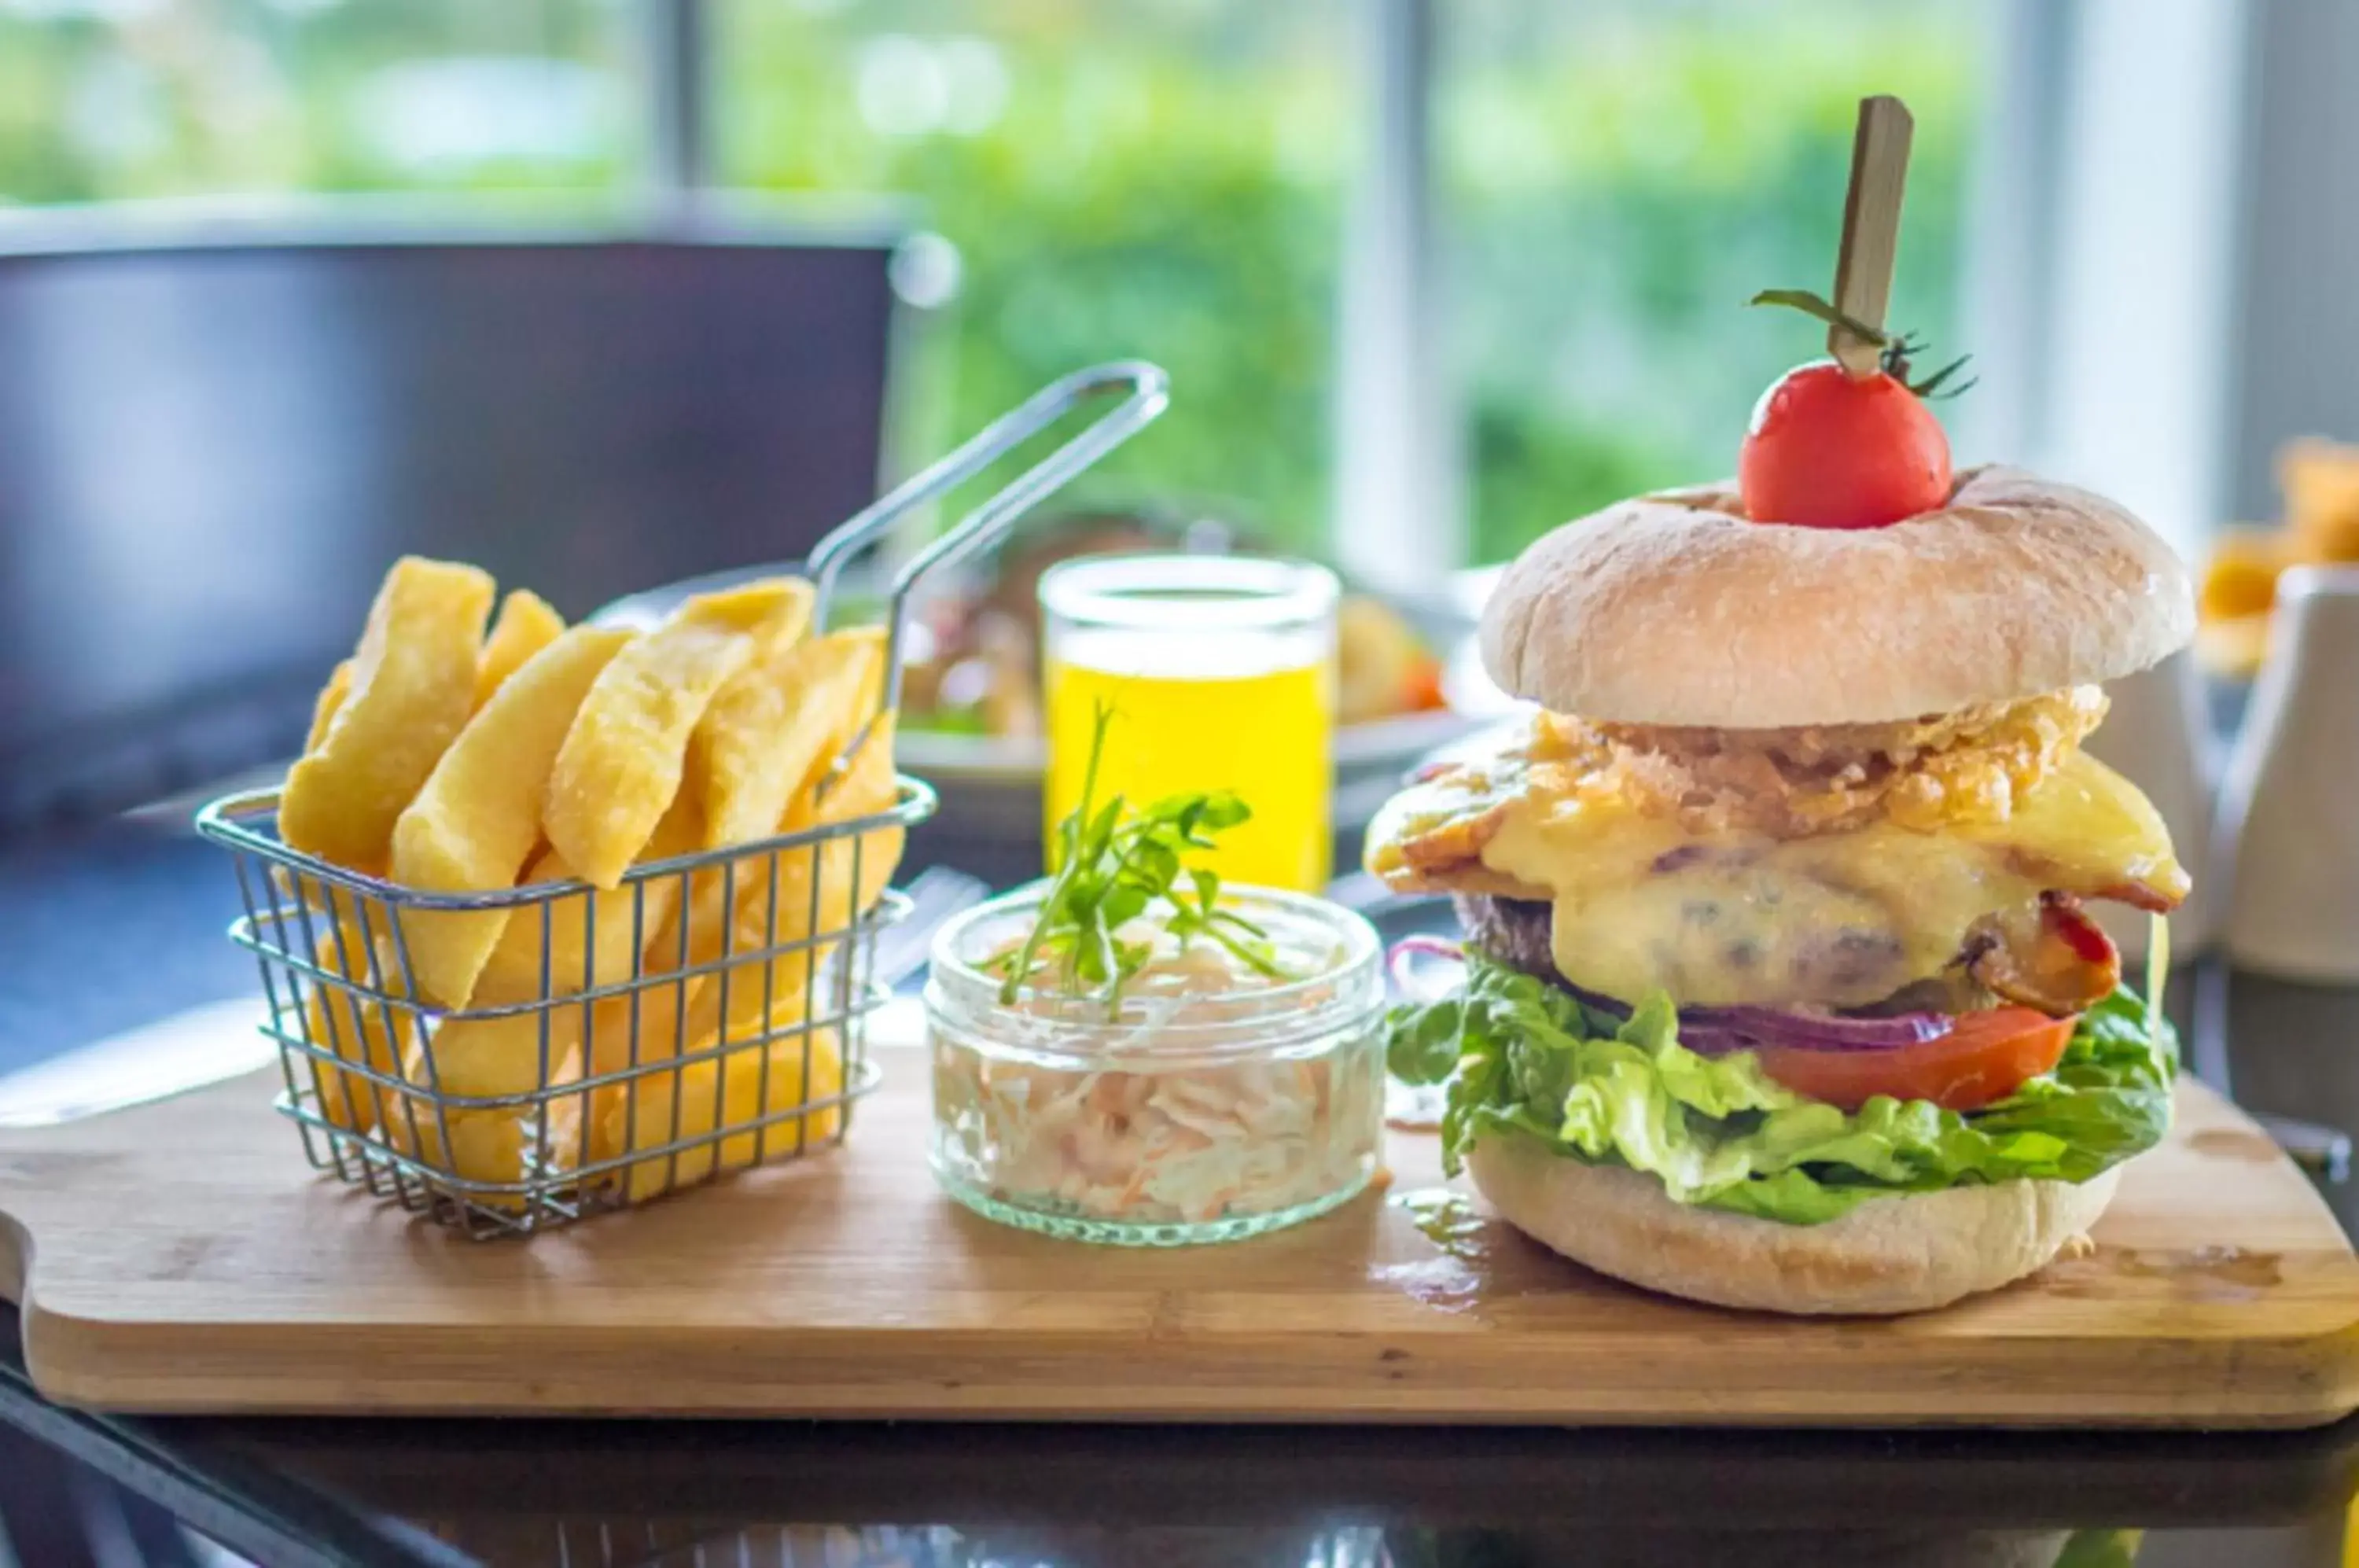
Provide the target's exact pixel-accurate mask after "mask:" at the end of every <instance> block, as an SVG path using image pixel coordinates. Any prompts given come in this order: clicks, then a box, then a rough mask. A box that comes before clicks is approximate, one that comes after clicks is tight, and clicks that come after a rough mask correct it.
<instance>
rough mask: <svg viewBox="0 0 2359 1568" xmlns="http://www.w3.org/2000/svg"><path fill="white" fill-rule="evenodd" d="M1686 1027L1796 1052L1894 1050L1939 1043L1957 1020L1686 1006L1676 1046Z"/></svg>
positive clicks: (1927, 1015)
mask: <svg viewBox="0 0 2359 1568" xmlns="http://www.w3.org/2000/svg"><path fill="white" fill-rule="evenodd" d="M1691 1025H1692V1026H1698V1027H1701V1028H1702V1029H1709V1030H1712V1031H1713V1032H1715V1033H1719V1032H1723V1031H1724V1032H1726V1033H1729V1034H1732V1035H1735V1036H1737V1037H1739V1038H1741V1039H1744V1040H1747V1041H1749V1042H1751V1043H1754V1044H1758V1045H1776V1046H1785V1047H1788V1048H1791V1049H1793V1050H1796V1051H1897V1050H1898V1049H1900V1048H1901V1047H1903V1046H1910V1045H1922V1044H1924V1043H1925V1042H1926V1041H1927V1040H1939V1039H1940V1038H1941V1037H1942V1036H1943V1035H1945V1034H1948V1033H1949V1032H1950V1031H1951V1029H1955V1028H1956V1027H1957V1020H1956V1019H1954V1018H1951V1017H1950V1016H1949V1015H1948V1014H1947V1013H1899V1014H1896V1015H1895V1016H1893V1017H1891V1018H1837V1017H1835V1016H1834V1015H1832V1014H1830V1013H1791V1012H1785V1011H1782V1010H1780V1009H1779V1008H1777V1007H1689V1008H1685V1009H1683V1010H1682V1011H1681V1012H1680V1040H1682V1041H1684V1040H1686V1039H1687V1036H1688V1030H1689V1029H1690V1026H1691ZM1693 1049H1695V1048H1694V1047H1690V1050H1693Z"/></svg>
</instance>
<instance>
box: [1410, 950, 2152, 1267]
mask: <svg viewBox="0 0 2359 1568" xmlns="http://www.w3.org/2000/svg"><path fill="white" fill-rule="evenodd" d="M2147 1018H2148V1014H2147V1007H2146V1004H2145V1003H2143V1002H2141V1001H2140V1000H2139V999H2138V998H2137V997H2136V996H2133V995H2131V994H2130V993H2129V992H2128V991H2126V990H2121V991H2116V992H2115V993H2114V995H2113V996H2110V997H2108V998H2107V999H2106V1000H2105V1001H2104V1002H2102V1003H2100V1004H2098V1005H2097V1006H2096V1007H2093V1008H2092V1009H2090V1010H2089V1011H2088V1012H2087V1013H2084V1014H2082V1018H2081V1023H2080V1027H2079V1028H2078V1029H2076V1030H2075V1031H2074V1032H2073V1036H2072V1040H2071V1044H2070V1045H2069V1046H2067V1047H2066V1048H2065V1051H2064V1056H2063V1059H2062V1060H2061V1061H2060V1062H2058V1063H2057V1067H2056V1070H2055V1072H2053V1073H2048V1074H2046V1075H2044V1076H2041V1077H2038V1078H2035V1079H2032V1080H2031V1081H2029V1082H2028V1083H2025V1084H2024V1085H2023V1086H2022V1087H2021V1088H2019V1089H2017V1091H2016V1092H2015V1093H2014V1094H2011V1095H2009V1096H2008V1097H2007V1098H2006V1099H2005V1100H2002V1101H2000V1102H1998V1103H1997V1104H1996V1105H1990V1106H1986V1107H1985V1108H1984V1109H1982V1110H1978V1111H1970V1112H1966V1113H1964V1114H1960V1113H1958V1112H1956V1111H1945V1110H1942V1109H1941V1108H1940V1106H1938V1105H1931V1104H1930V1103H1928V1102H1926V1101H1923V1100H1909V1101H1902V1100H1895V1099H1892V1098H1889V1097H1887V1096H1878V1097H1877V1098H1875V1099H1873V1100H1870V1101H1869V1102H1868V1103H1867V1104H1866V1105H1862V1106H1861V1107H1860V1108H1859V1109H1858V1110H1856V1111H1844V1110H1842V1109H1840V1108H1839V1107H1837V1106H1834V1105H1827V1104H1825V1103H1824V1102H1822V1101H1818V1100H1812V1099H1809V1098H1806V1097H1804V1096H1803V1095H1800V1094H1796V1093H1795V1092H1794V1091H1792V1090H1790V1089H1788V1088H1786V1087H1785V1086H1784V1085H1783V1084H1780V1083H1777V1081H1776V1080H1774V1079H1772V1078H1771V1077H1770V1076H1769V1075H1768V1074H1767V1073H1765V1072H1763V1071H1762V1069H1761V1064H1760V1062H1759V1061H1758V1059H1756V1057H1755V1056H1754V1054H1753V1053H1752V1052H1751V1051H1734V1052H1731V1053H1730V1054H1728V1055H1725V1056H1719V1057H1706V1056H1700V1055H1698V1054H1696V1053H1695V1052H1694V1051H1690V1050H1688V1049H1687V1048H1686V1047H1684V1046H1682V1045H1680V1042H1679V1018H1678V1015H1677V1014H1676V1013H1675V1012H1674V1010H1673V1009H1672V1007H1671V1003H1670V1000H1669V997H1668V996H1663V995H1661V994H1659V993H1658V994H1656V995H1654V996H1648V997H1647V998H1646V1000H1644V1001H1643V1002H1641V1003H1640V1004H1639V1005H1638V1007H1637V1008H1636V1010H1635V1011H1634V1012H1633V1013H1632V1014H1631V1016H1630V1017H1629V1018H1628V1019H1627V1020H1619V1019H1616V1018H1614V1017H1612V1016H1611V1015H1609V1014H1605V1013H1602V1012H1599V1011H1597V1010H1595V1009H1593V1008H1590V1007H1583V1006H1582V1003H1581V1002H1580V1001H1579V1000H1578V999H1577V998H1575V997H1572V996H1568V995H1566V994H1565V993H1564V992H1563V991H1561V990H1560V989H1559V988H1557V987H1556V986H1553V985H1547V984H1544V983H1543V982H1541V981H1538V980H1535V979H1533V978H1532V977H1531V976H1529V975H1524V974H1521V973H1518V972H1517V971H1516V970H1512V969H1507V968H1505V967H1502V966H1500V965H1498V964H1490V963H1487V962H1485V961H1484V960H1483V959H1480V958H1476V957H1472V956H1471V955H1470V958H1469V962H1468V965H1467V973H1466V983H1465V985H1463V986H1462V988H1461V989H1460V990H1459V991H1458V992H1456V993H1454V994H1452V995H1451V996H1448V997H1445V998H1443V999H1441V1000H1440V1001H1436V1002H1433V1003H1430V1004H1427V1005H1424V1006H1409V1007H1397V1008H1396V1009H1394V1011H1393V1014H1392V1017H1391V1020H1390V1032H1389V1039H1388V1045H1389V1051H1390V1064H1391V1068H1392V1071H1393V1073H1394V1075H1395V1076H1396V1077H1398V1078H1400V1079H1402V1080H1404V1081H1405V1082H1408V1083H1442V1082H1444V1081H1447V1082H1448V1083H1449V1085H1450V1088H1449V1094H1448V1100H1447V1109H1446V1110H1445V1112H1444V1114H1443V1117H1442V1125H1441V1136H1442V1149H1443V1155H1444V1158H1445V1160H1447V1162H1448V1164H1449V1166H1450V1168H1451V1171H1452V1172H1453V1173H1454V1172H1455V1171H1456V1170H1457V1168H1458V1165H1459V1162H1460V1161H1461V1160H1462V1158H1463V1156H1464V1154H1465V1151H1466V1149H1467V1147H1468V1146H1469V1145H1470V1144H1472V1143H1473V1140H1474V1139H1475V1138H1481V1137H1484V1136H1518V1135H1519V1136H1525V1137H1530V1138H1538V1139H1540V1140H1542V1141H1543V1142H1545V1143H1547V1144H1549V1146H1550V1147H1551V1148H1552V1149H1554V1150H1555V1151H1556V1152H1557V1153H1559V1154H1560V1155H1563V1156H1565V1157H1567V1158H1570V1159H1574V1160H1586V1161H1588V1162H1590V1163H1593V1164H1612V1165H1626V1166H1628V1167H1630V1168H1631V1169H1633V1170H1636V1171H1648V1172H1650V1173H1652V1174H1653V1175H1655V1176H1658V1177H1659V1178H1660V1179H1661V1180H1662V1182H1663V1186H1664V1189H1665V1190H1666V1191H1667V1192H1669V1194H1670V1195H1671V1197H1672V1198H1673V1199H1674V1200H1675V1201H1676V1202H1679V1203H1697V1204H1701V1205H1703V1206H1705V1207H1708V1208H1716V1209H1726V1210H1730V1211H1732V1212H1734V1213H1736V1214H1751V1215H1754V1216H1756V1218H1760V1219H1771V1220H1780V1221H1784V1222H1786V1223H1788V1224H1792V1225H1816V1224H1819V1223H1821V1222H1822V1221H1825V1220H1830V1219H1832V1218H1834V1217H1835V1216H1836V1215H1838V1214H1843V1213H1844V1212H1845V1211H1847V1210H1849V1209H1850V1208H1852V1207H1853V1206H1854V1205H1855V1204H1857V1203H1863V1202H1864V1201H1865V1200H1867V1199H1869V1198H1872V1197H1875V1196H1876V1195H1877V1194H1878V1193H1883V1192H1934V1191H1938V1190H1940V1189H1941V1188H1944V1187H1953V1186H1957V1185H1960V1184H1962V1183H1967V1182H1983V1181H2014V1180H2017V1179H2023V1178H2042V1179H2054V1180H2060V1181H2087V1180H2089V1179H2090V1178H2091V1177H2093V1176H2094V1175H2096V1174H2098V1173H2099V1172H2100V1171H2104V1170H2107V1169H2108V1168H2110V1167H2112V1166H2114V1165H2117V1164H2119V1163H2120V1162H2121V1161H2123V1160H2127V1159H2128V1158H2129V1157H2130V1156H2132V1155H2134V1154H2136V1153H2139V1152H2140V1151H2142V1150H2144V1149H2151V1148H2153V1147H2154V1146H2155V1144H2157V1143H2158V1142H2160V1141H2161V1139H2162V1136H2163V1134H2164V1133H2165V1132H2167V1131H2168V1130H2169V1127H2170V1083H2171V1078H2172V1075H2173V1073H2175V1071H2176V1051H2175V1045H2174V1042H2173V1040H2171V1038H2170V1030H2169V1024H2168V1023H2164V1024H2163V1025H2162V1026H2161V1029H2160V1032H2159V1034H2158V1035H2155V1034H2149V1033H2148V1032H2147Z"/></svg>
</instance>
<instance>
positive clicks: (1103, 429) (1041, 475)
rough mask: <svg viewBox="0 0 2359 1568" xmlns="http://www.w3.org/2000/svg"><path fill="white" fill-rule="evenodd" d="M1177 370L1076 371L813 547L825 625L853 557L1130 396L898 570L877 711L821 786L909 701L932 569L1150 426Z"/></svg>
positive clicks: (817, 611)
mask: <svg viewBox="0 0 2359 1568" xmlns="http://www.w3.org/2000/svg"><path fill="white" fill-rule="evenodd" d="M1170 387H1171V382H1170V377H1169V376H1167V375H1165V374H1164V372H1163V369H1162V367H1161V366H1159V365H1150V364H1148V363H1147V361H1146V360H1143V359H1122V360H1114V361H1110V362H1109V363H1107V364H1104V365H1092V366H1090V367H1089V368H1088V369H1086V370H1076V371H1074V372H1073V373H1072V374H1071V375H1069V376H1060V377H1059V378H1058V379H1057V380H1055V381H1052V382H1050V383H1049V385H1048V386H1046V387H1042V388H1041V389H1040V390H1039V391H1038V392H1035V393H1034V394H1033V395H1032V396H1031V397H1028V398H1027V399H1025V401H1024V402H1022V403H1020V404H1018V405H1017V406H1016V408H1011V409H1009V410H1008V411H1007V412H1006V413H1005V414H1002V415H1001V416H1000V417H999V418H998V419H994V420H993V421H992V422H991V423H990V424H988V425H985V426H984V428H983V429H982V430H980V431H978V432H976V434H975V435H973V437H971V438H970V439H969V440H968V441H967V442H966V443H965V444H964V445H963V446H961V447H960V448H959V449H958V450H957V451H955V452H951V453H950V455H948V456H947V457H943V458H940V459H939V460H938V461H936V462H935V463H932V464H930V465H929V466H928V467H927V468H926V469H924V470H923V471H922V472H920V473H919V474H915V475H914V476H912V477H911V478H909V479H908V480H905V481H904V482H903V483H902V484H900V485H897V486H896V487H895V488H894V489H893V490H892V492H891V493H890V494H888V495H884V496H882V497H880V498H879V499H878V500H877V501H876V502H875V504H874V505H873V506H869V507H867V508H866V509H865V510H864V511H862V512H861V513H859V514H858V515H857V516H855V517H851V518H850V519H848V520H846V521H845V522H844V523H843V524H842V525H841V526H840V527H838V528H835V529H834V530H833V531H832V532H831V533H830V534H829V535H828V536H827V537H826V538H825V539H821V540H820V542H819V544H818V545H817V546H816V547H815V548H814V549H813V550H811V553H810V560H809V561H808V562H807V563H806V570H807V571H809V572H810V577H811V581H812V583H814V584H815V585H816V586H817V588H818V596H819V602H818V604H816V605H815V606H814V607H813V612H812V618H813V620H814V621H815V622H817V624H819V625H821V626H824V625H826V624H827V613H828V608H829V604H830V601H831V600H832V598H833V597H834V594H835V586H836V580H837V578H838V577H839V576H841V575H842V573H843V569H844V567H845V566H846V565H847V564H849V563H850V562H851V561H853V559H854V558H855V557H857V556H858V555H860V554H861V552H863V551H864V550H867V549H868V548H869V547H870V546H871V545H873V544H875V543H876V542H877V541H878V540H879V539H882V538H883V537H884V535H885V534H886V531H887V530H888V529H889V528H891V527H892V526H893V525H894V524H895V523H897V522H898V521H899V520H900V519H901V518H902V517H905V516H907V515H908V512H909V511H910V510H911V509H912V508H913V507H916V506H920V505H922V504H923V503H925V502H927V501H930V500H932V499H934V498H935V497H936V496H938V495H942V494H943V493H945V492H946V491H949V490H951V489H952V488H954V487H955V486H957V485H962V484H964V483H965V482H966V481H967V480H969V479H972V478H973V477H974V476H975V475H976V474H981V473H982V472H983V471H984V469H986V468H989V467H990V466H991V465H992V464H993V463H996V462H998V461H999V460H1000V459H1001V458H1003V457H1005V456H1006V455H1007V454H1008V453H1009V452H1013V451H1015V450H1016V448H1017V447H1019V446H1021V445H1023V444H1024V442H1026V441H1029V440H1031V439H1032V438H1033V437H1034V436H1036V435H1038V434H1039V433H1040V432H1041V431H1042V430H1047V429H1049V427H1050V426H1052V425H1054V424H1056V423H1057V422H1058V421H1059V420H1060V419H1063V418H1064V417H1065V416H1066V415H1067V414H1069V413H1071V411H1072V410H1073V409H1075V408H1079V407H1081V406H1082V404H1083V403H1085V402H1088V401H1090V400H1092V399H1094V398H1097V397H1103V396H1105V395H1107V394H1111V393H1114V392H1124V393H1126V394H1127V396H1126V397H1124V398H1123V400H1122V401H1121V403H1119V404H1118V405H1116V406H1115V407H1114V408H1112V409H1110V410H1109V411H1107V412H1106V413H1103V414H1101V415H1100V416H1098V418H1097V419H1094V420H1093V421H1092V422H1091V423H1090V424H1089V425H1087V426H1086V427H1084V428H1083V429H1082V430H1081V432H1080V433H1079V434H1077V435H1075V436H1074V437H1073V438H1072V439H1071V440H1070V441H1066V442H1065V444H1064V445H1062V446H1060V447H1059V448H1058V449H1057V450H1056V451H1054V452H1050V453H1049V455H1048V456H1046V457H1044V458H1042V459H1041V460H1040V461H1039V462H1038V463H1034V464H1033V465H1032V466H1031V467H1030V468H1028V469H1027V470H1025V472H1024V473H1023V474H1020V475H1018V476H1017V477H1016V479H1015V480H1014V481H1012V482H1011V483H1009V484H1008V485H1006V487H1005V488H1003V489H1001V490H1000V491H999V492H998V493H996V494H995V495H993V496H991V498H990V499H988V500H986V501H984V503H983V504H982V505H981V506H977V507H975V508H974V510H973V511H971V512H969V513H967V515H966V516H964V517H961V518H960V519H959V520H958V521H957V522H956V523H954V524H952V525H951V528H949V529H948V530H946V531H945V532H944V533H943V534H942V535H941V537H940V538H939V539H935V540H934V541H933V542H932V543H930V544H929V545H928V546H926V548H925V549H923V550H919V552H918V553H917V555H916V556H915V557H913V558H912V559H911V560H910V561H909V562H908V564H907V565H905V566H903V567H902V568H901V570H900V571H899V572H896V573H895V574H894V577H893V588H892V594H891V596H890V598H889V599H888V600H887V602H886V608H885V615H886V621H885V669H886V678H885V690H884V693H883V697H882V700H881V702H880V703H879V705H878V707H877V710H876V712H875V713H871V714H870V715H869V717H868V722H867V723H866V724H863V725H861V726H860V733H859V734H858V735H854V736H853V737H852V740H851V742H850V743H849V744H848V745H846V746H845V747H844V748H843V755H842V756H840V757H836V758H835V759H834V766H833V768H832V770H831V771H830V773H829V776H828V778H827V779H824V780H822V781H821V785H820V790H821V793H825V792H826V790H827V789H829V788H830V787H831V786H832V785H833V784H834V782H835V781H836V779H840V778H841V777H843V769H844V768H845V766H846V764H847V762H848V761H849V759H850V758H851V757H852V756H853V753H854V752H857V751H858V750H859V749H860V747H861V746H862V745H864V743H865V742H866V741H867V739H868V736H869V734H870V733H871V732H872V731H873V730H875V727H876V724H877V721H878V720H879V719H881V718H883V717H884V715H885V713H886V712H887V711H889V710H890V709H893V708H895V707H897V706H899V705H900V702H901V633H902V624H903V622H904V621H905V620H906V619H907V611H908V601H909V595H910V593H912V592H914V591H915V590H916V588H917V586H918V584H919V583H920V582H922V581H923V580H924V579H925V577H926V574H927V573H928V572H932V571H933V570H934V569H935V568H937V567H940V566H942V565H945V564H947V563H950V562H952V561H964V560H966V559H967V558H969V557H970V556H973V555H974V554H975V553H976V552H977V551H979V550H984V549H985V548H987V547H988V546H990V545H992V544H994V543H995V542H996V541H997V540H998V539H999V538H1000V537H1001V536H1002V535H1004V534H1005V533H1006V531H1007V529H1008V528H1009V526H1010V525H1011V524H1013V523H1014V522H1015V521H1016V519H1017V518H1018V517H1022V516H1023V515H1024V514H1025V513H1027V512H1028V511H1030V510H1031V509H1032V508H1033V507H1035V506H1038V505H1039V504H1040V503H1041V502H1042V501H1045V500H1047V499H1048V498H1049V496H1050V495H1055V494H1056V493H1057V492H1058V491H1059V490H1061V489H1063V488H1064V487H1065V486H1066V485H1069V484H1071V482H1072V481H1073V480H1074V479H1075V478H1076V477H1078V476H1079V475H1080V474H1082V473H1084V472H1085V471H1087V470H1088V469H1089V468H1090V467H1091V466H1093V464H1095V463H1097V462H1098V461H1099V460H1100V459H1101V458H1103V457H1104V456H1105V455H1106V453H1108V452H1112V451H1114V448H1116V447H1118V446H1120V445H1121V444H1122V443H1123V442H1125V441H1128V440H1129V439H1130V438H1131V437H1133V436H1135V435H1136V434H1137V433H1138V432H1139V431H1140V430H1145V429H1146V428H1147V426H1148V425H1149V424H1151V423H1153V422H1154V421H1155V419H1157V418H1158V416H1159V415H1161V414H1162V412H1163V410H1164V409H1165V408H1168V407H1169V406H1170V402H1171V390H1170Z"/></svg>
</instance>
